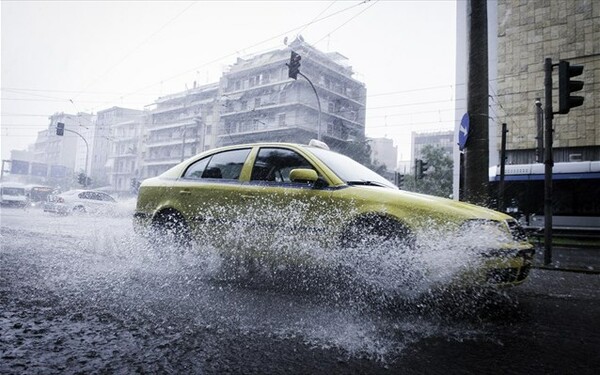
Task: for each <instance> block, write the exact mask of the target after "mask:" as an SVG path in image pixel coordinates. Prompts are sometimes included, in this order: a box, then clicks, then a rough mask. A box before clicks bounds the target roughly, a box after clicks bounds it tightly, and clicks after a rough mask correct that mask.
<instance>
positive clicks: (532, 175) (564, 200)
mask: <svg viewBox="0 0 600 375" xmlns="http://www.w3.org/2000/svg"><path fill="white" fill-rule="evenodd" d="M544 169H545V165H544V164H516V165H506V166H505V171H504V206H505V207H506V211H507V212H508V213H509V214H511V215H513V216H516V217H518V218H519V219H520V221H521V223H522V224H523V225H524V226H525V227H529V228H543V227H544ZM489 181H490V188H491V189H490V193H491V196H492V197H498V193H499V192H498V185H499V181H500V167H491V168H490V175H489ZM552 190H553V192H552V211H553V214H552V228H553V229H566V230H570V229H575V230H594V231H597V230H599V229H600V161H583V162H570V163H555V164H554V167H553V170H552Z"/></svg>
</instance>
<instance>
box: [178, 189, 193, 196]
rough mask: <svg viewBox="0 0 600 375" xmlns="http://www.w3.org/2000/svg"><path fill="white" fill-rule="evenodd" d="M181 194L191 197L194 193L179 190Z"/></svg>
mask: <svg viewBox="0 0 600 375" xmlns="http://www.w3.org/2000/svg"><path fill="white" fill-rule="evenodd" d="M179 194H183V195H191V194H192V192H191V191H189V190H179Z"/></svg>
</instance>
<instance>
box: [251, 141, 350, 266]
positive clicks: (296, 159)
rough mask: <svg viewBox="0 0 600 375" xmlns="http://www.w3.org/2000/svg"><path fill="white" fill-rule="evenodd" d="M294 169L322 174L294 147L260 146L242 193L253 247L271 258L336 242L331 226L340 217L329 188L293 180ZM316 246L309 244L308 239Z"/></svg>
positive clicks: (296, 257)
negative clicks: (249, 223) (292, 172)
mask: <svg viewBox="0 0 600 375" xmlns="http://www.w3.org/2000/svg"><path fill="white" fill-rule="evenodd" d="M294 169H312V170H315V171H316V172H317V174H318V175H320V176H322V174H321V171H319V170H318V167H317V166H315V165H313V164H312V163H311V162H309V161H308V160H307V158H305V157H304V156H302V155H301V154H300V153H299V152H298V151H296V150H294V149H291V148H285V147H260V148H259V149H258V152H257V153H256V157H255V158H254V161H253V165H252V172H251V174H250V178H249V181H247V182H245V183H244V184H242V186H241V188H240V193H241V194H242V195H243V196H244V197H245V199H246V201H247V202H248V203H247V205H246V208H245V209H246V214H247V215H248V217H249V218H250V219H251V220H249V222H253V223H254V226H252V227H249V233H252V236H253V241H254V242H255V243H256V244H257V246H255V248H256V251H261V252H263V253H265V252H266V254H262V255H264V256H266V257H270V258H279V257H285V258H286V259H285V261H286V262H287V261H293V262H301V261H303V260H304V259H305V258H306V256H308V255H307V254H303V251H306V250H308V249H313V250H314V249H317V248H319V247H322V246H323V245H328V244H329V245H330V242H332V241H335V239H334V235H333V234H332V230H331V229H332V228H336V227H339V225H340V222H341V221H342V218H343V216H345V215H340V214H339V213H338V207H336V206H335V205H334V202H333V200H332V191H333V189H331V188H330V187H329V186H328V184H327V182H326V181H324V180H322V181H321V182H320V185H321V186H320V187H315V186H314V184H311V183H307V182H297V181H296V182H294V181H292V180H291V179H290V172H291V171H292V170H294ZM311 242H312V243H313V245H314V246H312V247H311V246H310V243H311Z"/></svg>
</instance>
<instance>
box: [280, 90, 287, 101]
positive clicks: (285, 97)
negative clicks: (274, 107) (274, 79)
mask: <svg viewBox="0 0 600 375" xmlns="http://www.w3.org/2000/svg"><path fill="white" fill-rule="evenodd" d="M286 100H287V94H286V91H282V92H280V93H279V103H285V102H286Z"/></svg>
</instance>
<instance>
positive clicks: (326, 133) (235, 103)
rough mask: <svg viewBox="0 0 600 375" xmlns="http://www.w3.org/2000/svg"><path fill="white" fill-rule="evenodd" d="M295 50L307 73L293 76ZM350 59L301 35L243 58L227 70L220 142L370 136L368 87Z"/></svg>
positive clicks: (297, 140)
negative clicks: (290, 73) (284, 45)
mask: <svg viewBox="0 0 600 375" xmlns="http://www.w3.org/2000/svg"><path fill="white" fill-rule="evenodd" d="M291 50H293V51H295V52H296V53H298V54H300V56H301V57H302V60H301V64H302V65H301V68H300V71H301V72H302V73H303V74H304V75H306V76H307V77H308V78H309V79H310V80H311V82H312V83H313V85H314V86H315V89H316V91H317V93H318V95H319V101H320V108H319V102H317V97H316V95H315V92H314V91H313V88H312V87H311V85H310V83H309V82H308V81H307V80H306V79H304V78H301V77H298V79H297V80H293V79H291V78H289V77H288V67H287V66H286V63H287V62H289V59H290V51H291ZM353 74H354V73H353V70H352V67H350V66H349V64H348V59H347V58H346V57H344V56H342V55H341V54H339V53H337V52H333V53H324V52H321V51H319V50H317V49H315V48H314V47H312V46H310V45H309V44H307V43H305V42H303V41H302V40H301V39H296V40H295V41H294V42H292V43H291V44H290V45H289V46H288V48H285V49H281V50H274V51H270V52H267V53H263V54H260V55H257V56H253V57H250V58H247V59H241V58H238V60H237V62H236V63H235V64H233V65H232V66H231V68H230V69H229V71H228V72H226V73H224V74H223V77H222V78H221V81H220V86H221V99H222V105H221V108H220V109H221V122H220V125H221V127H220V129H219V134H218V143H219V144H220V145H229V144H239V143H249V142H261V141H277V142H298V143H307V142H308V141H309V140H310V139H313V138H317V137H318V135H319V134H321V138H322V140H324V141H326V142H328V143H330V144H333V145H334V148H335V144H336V142H339V141H342V142H345V141H347V140H350V139H364V134H365V103H366V88H365V85H364V83H362V82H359V81H357V80H356V79H354V78H353Z"/></svg>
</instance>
